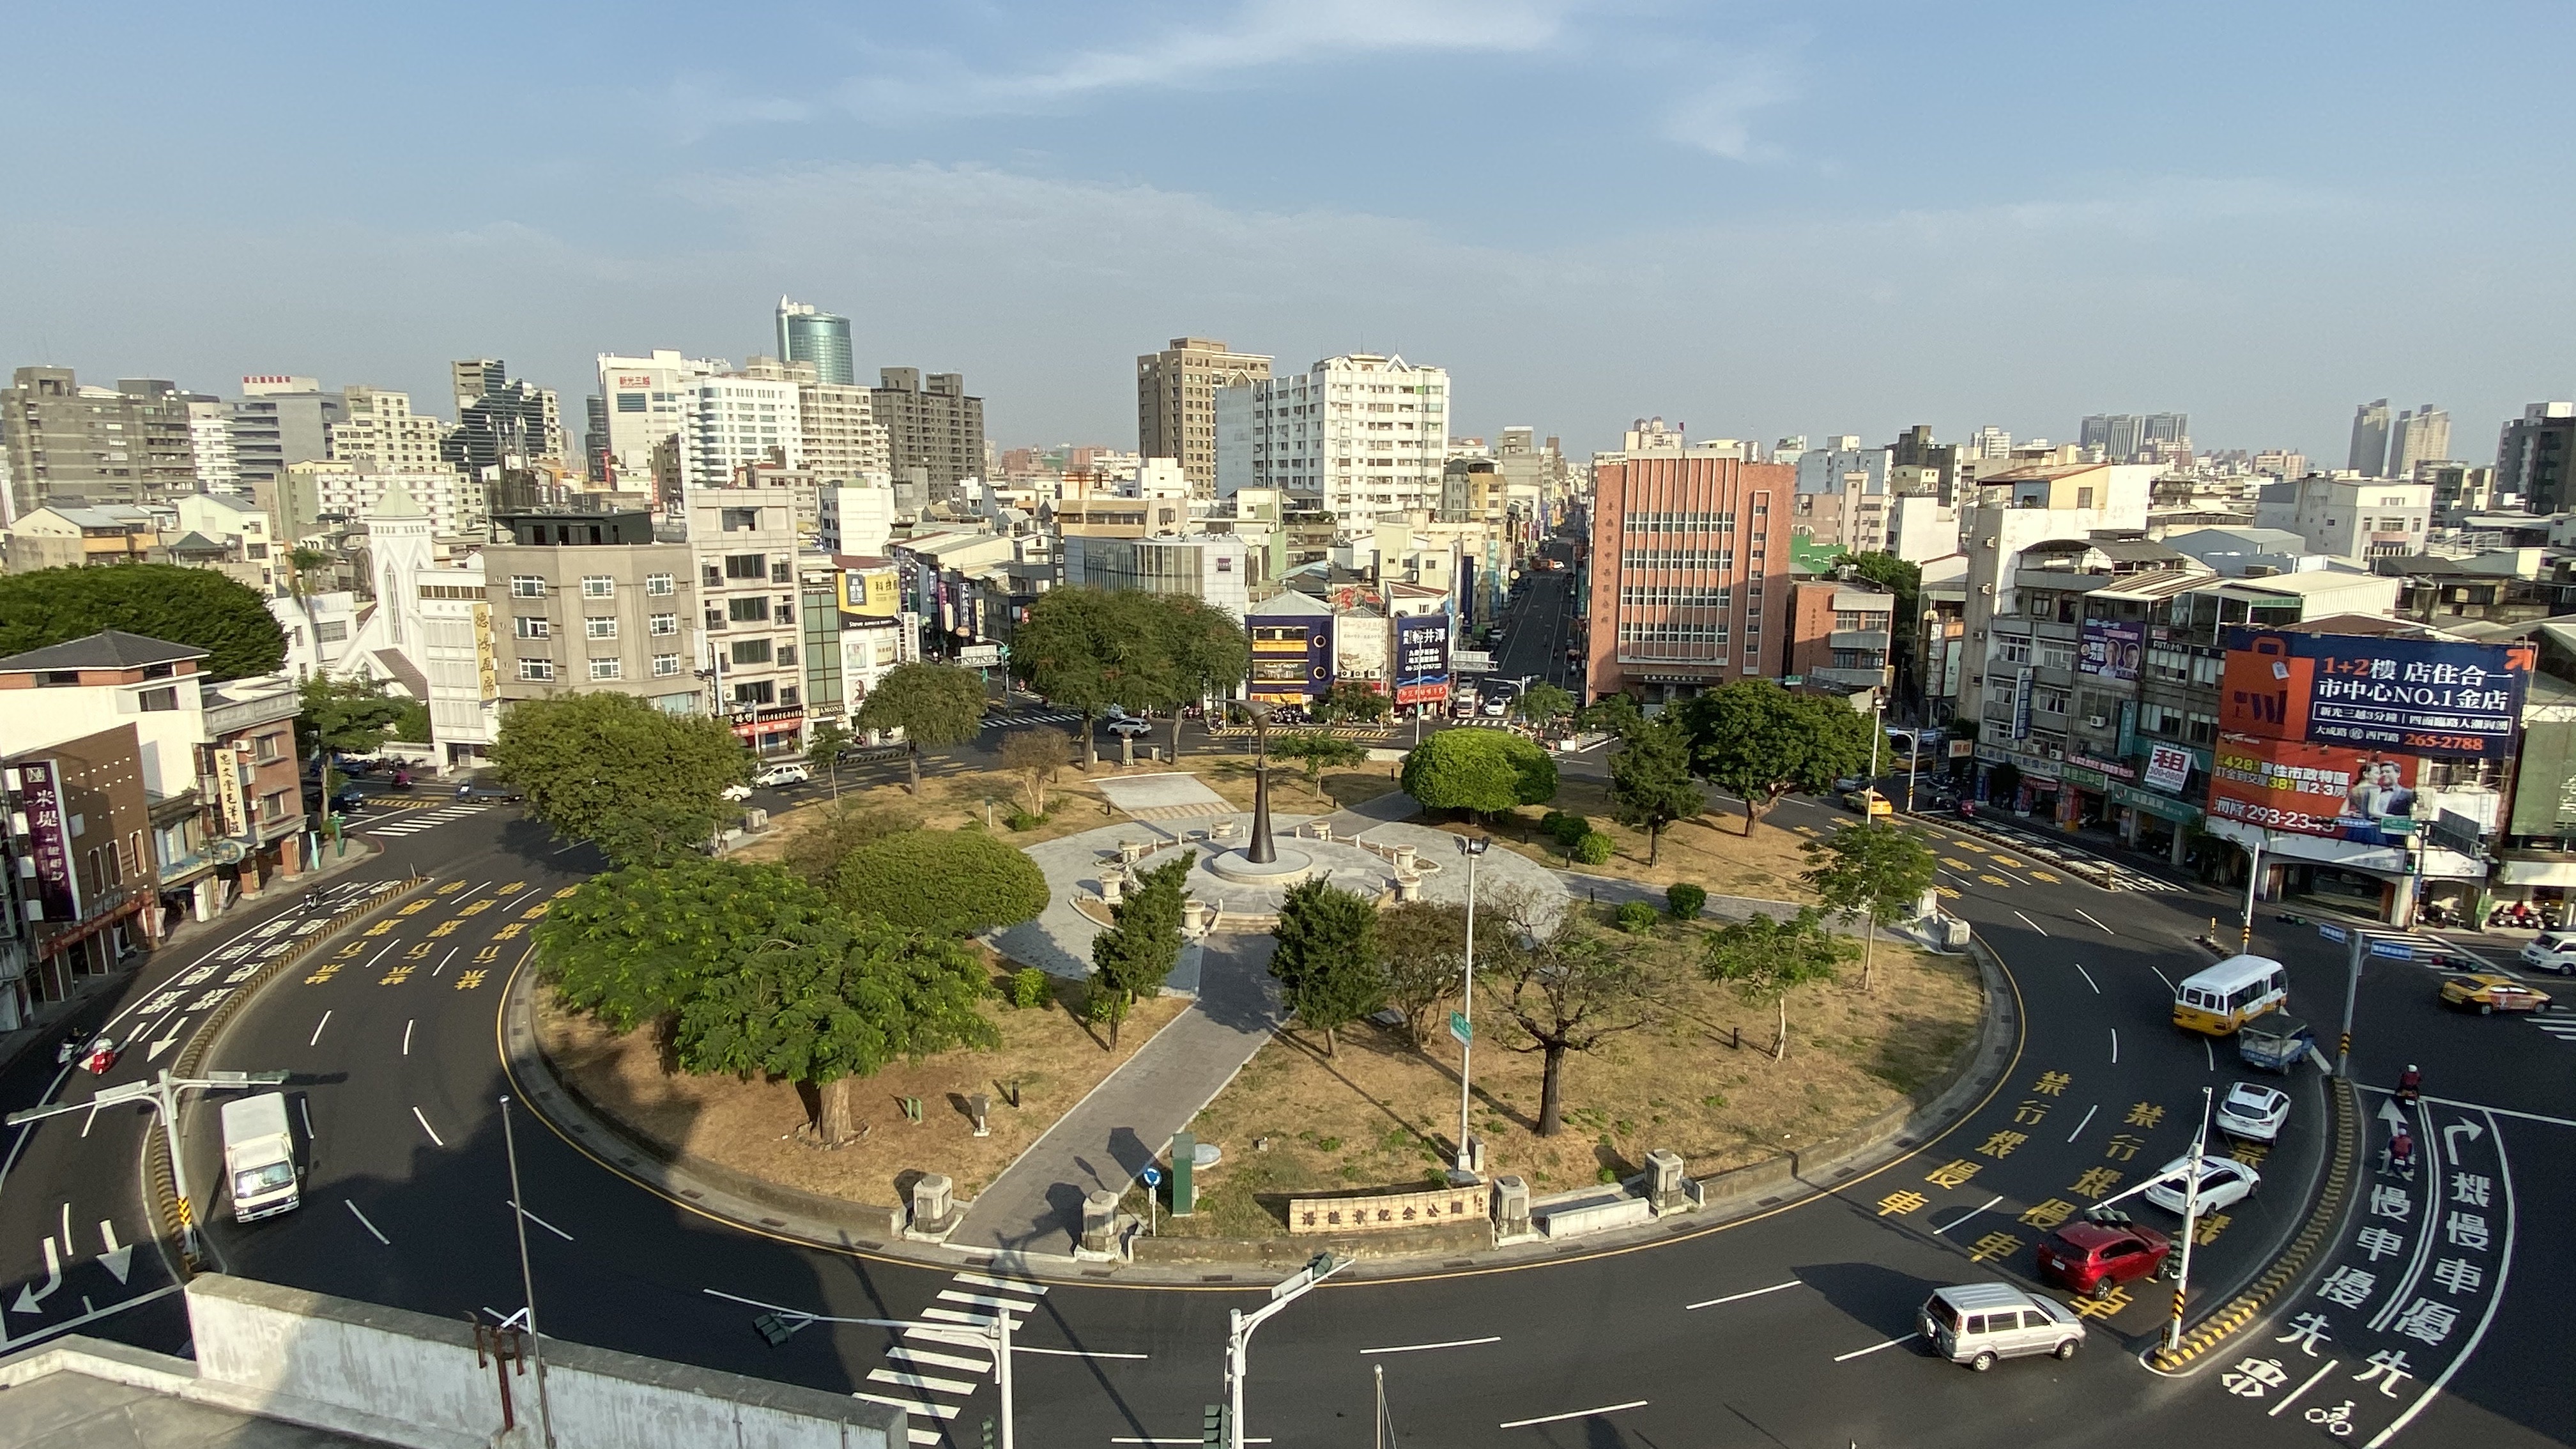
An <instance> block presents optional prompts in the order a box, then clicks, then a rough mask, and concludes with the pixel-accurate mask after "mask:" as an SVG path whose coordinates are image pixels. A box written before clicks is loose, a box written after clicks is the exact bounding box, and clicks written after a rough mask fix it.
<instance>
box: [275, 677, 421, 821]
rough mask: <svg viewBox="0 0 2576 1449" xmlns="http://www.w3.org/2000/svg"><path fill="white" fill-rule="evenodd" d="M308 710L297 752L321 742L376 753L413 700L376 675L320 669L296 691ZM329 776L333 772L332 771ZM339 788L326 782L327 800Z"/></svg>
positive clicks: (339, 751)
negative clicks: (338, 674)
mask: <svg viewBox="0 0 2576 1449" xmlns="http://www.w3.org/2000/svg"><path fill="white" fill-rule="evenodd" d="M296 693H297V695H298V703H299V706H300V708H301V709H302V713H300V714H298V715H297V716H296V717H295V748H296V752H297V753H299V754H303V755H311V754H313V753H314V751H315V749H316V748H317V747H319V748H320V749H323V750H328V751H330V752H331V753H332V754H335V755H372V754H374V753H375V752H376V751H377V750H378V749H380V748H382V747H383V745H384V742H385V741H387V740H389V739H392V738H393V737H394V733H395V730H396V727H397V726H398V725H400V723H401V721H402V717H403V706H404V705H405V704H408V703H410V701H408V700H401V699H395V698H393V697H391V696H389V695H387V694H386V693H385V687H384V686H383V685H381V684H379V683H377V682H376V681H374V680H372V679H333V678H331V677H330V676H328V675H322V674H316V675H314V676H312V677H311V678H309V679H307V680H305V681H304V683H303V684H302V685H301V686H299V687H298V689H297V691H296ZM326 776H327V771H326ZM333 788H334V786H333V782H332V780H331V779H330V778H327V777H326V778H325V779H324V780H323V782H322V792H323V795H324V797H325V798H326V799H327V798H328V797H329V795H330V793H331V791H332V789H333Z"/></svg>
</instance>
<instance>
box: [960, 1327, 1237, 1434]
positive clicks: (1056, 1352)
mask: <svg viewBox="0 0 2576 1449" xmlns="http://www.w3.org/2000/svg"><path fill="white" fill-rule="evenodd" d="M1017 1321H1018V1320H1016V1319H1015V1320H1013V1322H1017ZM1011 1352H1013V1353H1042V1354H1045V1355H1046V1356H1047V1357H1049V1358H1132V1359H1136V1360H1139V1361H1142V1360H1143V1359H1144V1357H1145V1355H1143V1354H1141V1353H1104V1352H1102V1351H1101V1350H1099V1349H1096V1348H1029V1347H1027V1346H1025V1345H1022V1344H1017V1343H1015V1344H1012V1345H1011ZM1245 1442H1246V1443H1249V1442H1251V1441H1249V1440H1246V1441H1245Z"/></svg>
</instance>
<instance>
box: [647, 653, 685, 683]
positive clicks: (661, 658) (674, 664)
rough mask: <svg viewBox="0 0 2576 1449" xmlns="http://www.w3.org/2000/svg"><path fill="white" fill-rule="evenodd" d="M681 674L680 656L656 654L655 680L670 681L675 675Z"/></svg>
mask: <svg viewBox="0 0 2576 1449" xmlns="http://www.w3.org/2000/svg"><path fill="white" fill-rule="evenodd" d="M679 672H680V656H679V655H677V654H656V655H654V656H653V677H654V678H655V679H668V678H670V677H671V676H673V675H675V674H677V673H679Z"/></svg>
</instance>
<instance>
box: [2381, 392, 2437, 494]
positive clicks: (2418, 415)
mask: <svg viewBox="0 0 2576 1449" xmlns="http://www.w3.org/2000/svg"><path fill="white" fill-rule="evenodd" d="M2450 456H2451V415H2450V414H2449V413H2446V412H2444V411H2442V410H2441V409H2440V408H2437V407H2435V406H2433V405H2432V404H2431V403H2426V404H2424V406H2422V407H2420V408H2410V409H2408V410H2407V411H2405V412H2402V413H2399V414H2398V415H2397V420H2396V421H2395V422H2393V423H2391V424H2390V425H2389V431H2388V476H2389V477H2391V478H2412V477H2414V476H2415V465H2416V464H2418V463H2438V462H2447V461H2449V459H2450Z"/></svg>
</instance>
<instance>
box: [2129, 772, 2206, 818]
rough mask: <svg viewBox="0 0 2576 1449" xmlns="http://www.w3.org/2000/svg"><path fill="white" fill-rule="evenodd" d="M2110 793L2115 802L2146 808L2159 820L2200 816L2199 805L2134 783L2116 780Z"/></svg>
mask: <svg viewBox="0 0 2576 1449" xmlns="http://www.w3.org/2000/svg"><path fill="white" fill-rule="evenodd" d="M2109 795H2110V798H2111V800H2112V801H2113V802H2114V803H2116V804H2121V805H2126V806H2128V807H2130V808H2131V809H2133V810H2144V811H2145V812H2147V813H2148V814H2150V815H2153V816H2155V817H2156V818H2157V819H2159V820H2181V821H2192V820H2198V819H2199V818H2200V807H2199V806H2197V805H2194V804H2192V803H2191V802H2189V801H2187V800H2176V799H2174V798H2173V797H2171V796H2169V795H2158V794H2156V793H2154V792H2153V791H2150V790H2141V789H2138V788H2137V787H2136V786H2134V785H2122V784H2119V783H2117V782H2114V783H2113V784H2112V786H2111V788H2110V791H2109Z"/></svg>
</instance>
